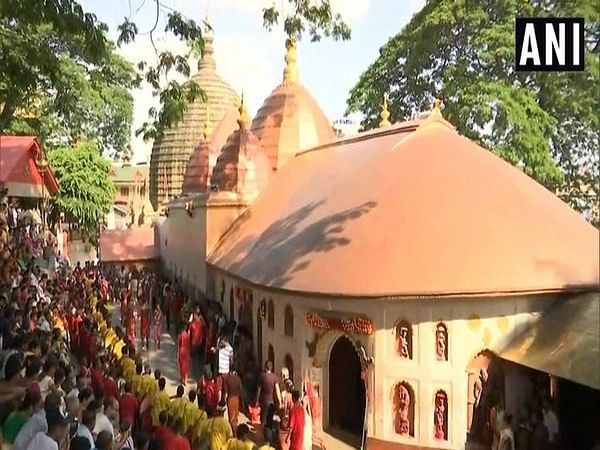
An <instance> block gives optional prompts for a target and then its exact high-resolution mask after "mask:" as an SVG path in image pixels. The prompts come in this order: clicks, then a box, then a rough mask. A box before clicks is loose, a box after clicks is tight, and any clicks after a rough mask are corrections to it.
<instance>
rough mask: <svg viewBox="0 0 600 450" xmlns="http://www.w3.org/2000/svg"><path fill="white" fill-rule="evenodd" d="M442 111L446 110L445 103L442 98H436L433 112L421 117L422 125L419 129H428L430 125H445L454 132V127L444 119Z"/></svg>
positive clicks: (432, 108)
mask: <svg viewBox="0 0 600 450" xmlns="http://www.w3.org/2000/svg"><path fill="white" fill-rule="evenodd" d="M442 109H444V101H443V100H442V99H440V98H436V99H435V100H434V101H433V106H432V107H431V111H430V112H429V114H427V113H424V114H421V115H420V116H419V119H422V120H420V122H421V123H420V124H419V127H427V126H429V125H440V124H441V125H445V126H447V127H448V128H450V129H452V130H454V127H453V126H452V124H451V123H450V122H448V121H447V120H446V119H444V116H443V114H442Z"/></svg>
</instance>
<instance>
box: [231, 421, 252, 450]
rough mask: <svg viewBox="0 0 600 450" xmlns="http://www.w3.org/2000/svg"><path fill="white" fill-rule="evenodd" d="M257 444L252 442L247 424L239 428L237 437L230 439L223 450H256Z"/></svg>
mask: <svg viewBox="0 0 600 450" xmlns="http://www.w3.org/2000/svg"><path fill="white" fill-rule="evenodd" d="M255 448H256V444H254V442H252V441H251V440H250V427H249V426H248V425H246V424H245V423H243V424H241V425H240V426H238V429H237V437H235V438H231V439H229V441H227V444H225V447H223V450H254V449H255Z"/></svg>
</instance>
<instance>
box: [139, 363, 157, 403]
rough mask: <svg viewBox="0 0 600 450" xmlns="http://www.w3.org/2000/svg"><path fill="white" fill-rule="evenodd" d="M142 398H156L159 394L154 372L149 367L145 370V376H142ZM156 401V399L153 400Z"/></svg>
mask: <svg viewBox="0 0 600 450" xmlns="http://www.w3.org/2000/svg"><path fill="white" fill-rule="evenodd" d="M140 390H141V395H142V397H146V396H148V397H154V396H155V395H156V393H157V392H158V384H157V381H156V380H155V379H154V377H153V376H152V370H151V369H150V366H149V365H146V366H145V368H144V375H142V386H141V389H140ZM152 401H154V399H153V400H152Z"/></svg>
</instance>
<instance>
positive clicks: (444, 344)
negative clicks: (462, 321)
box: [435, 322, 448, 361]
mask: <svg viewBox="0 0 600 450" xmlns="http://www.w3.org/2000/svg"><path fill="white" fill-rule="evenodd" d="M435 357H436V359H437V360H438V361H448V329H447V328H446V325H444V324H443V323H442V322H440V323H438V324H437V326H436V329H435Z"/></svg>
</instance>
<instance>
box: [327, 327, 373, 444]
mask: <svg viewBox="0 0 600 450" xmlns="http://www.w3.org/2000/svg"><path fill="white" fill-rule="evenodd" d="M361 371H362V367H361V364H360V359H359V357H358V353H357V352H356V348H355V347H354V345H353V344H352V342H351V341H350V339H348V337H347V336H340V337H339V338H338V339H337V340H336V341H335V344H333V347H332V348H331V354H330V356H329V427H330V429H331V430H330V431H331V432H332V434H337V433H336V431H341V432H342V433H343V434H344V435H347V434H350V435H353V436H357V437H360V436H361V433H362V429H363V424H364V415H365V385H364V383H363V380H362V378H361ZM340 437H342V436H340Z"/></svg>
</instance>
